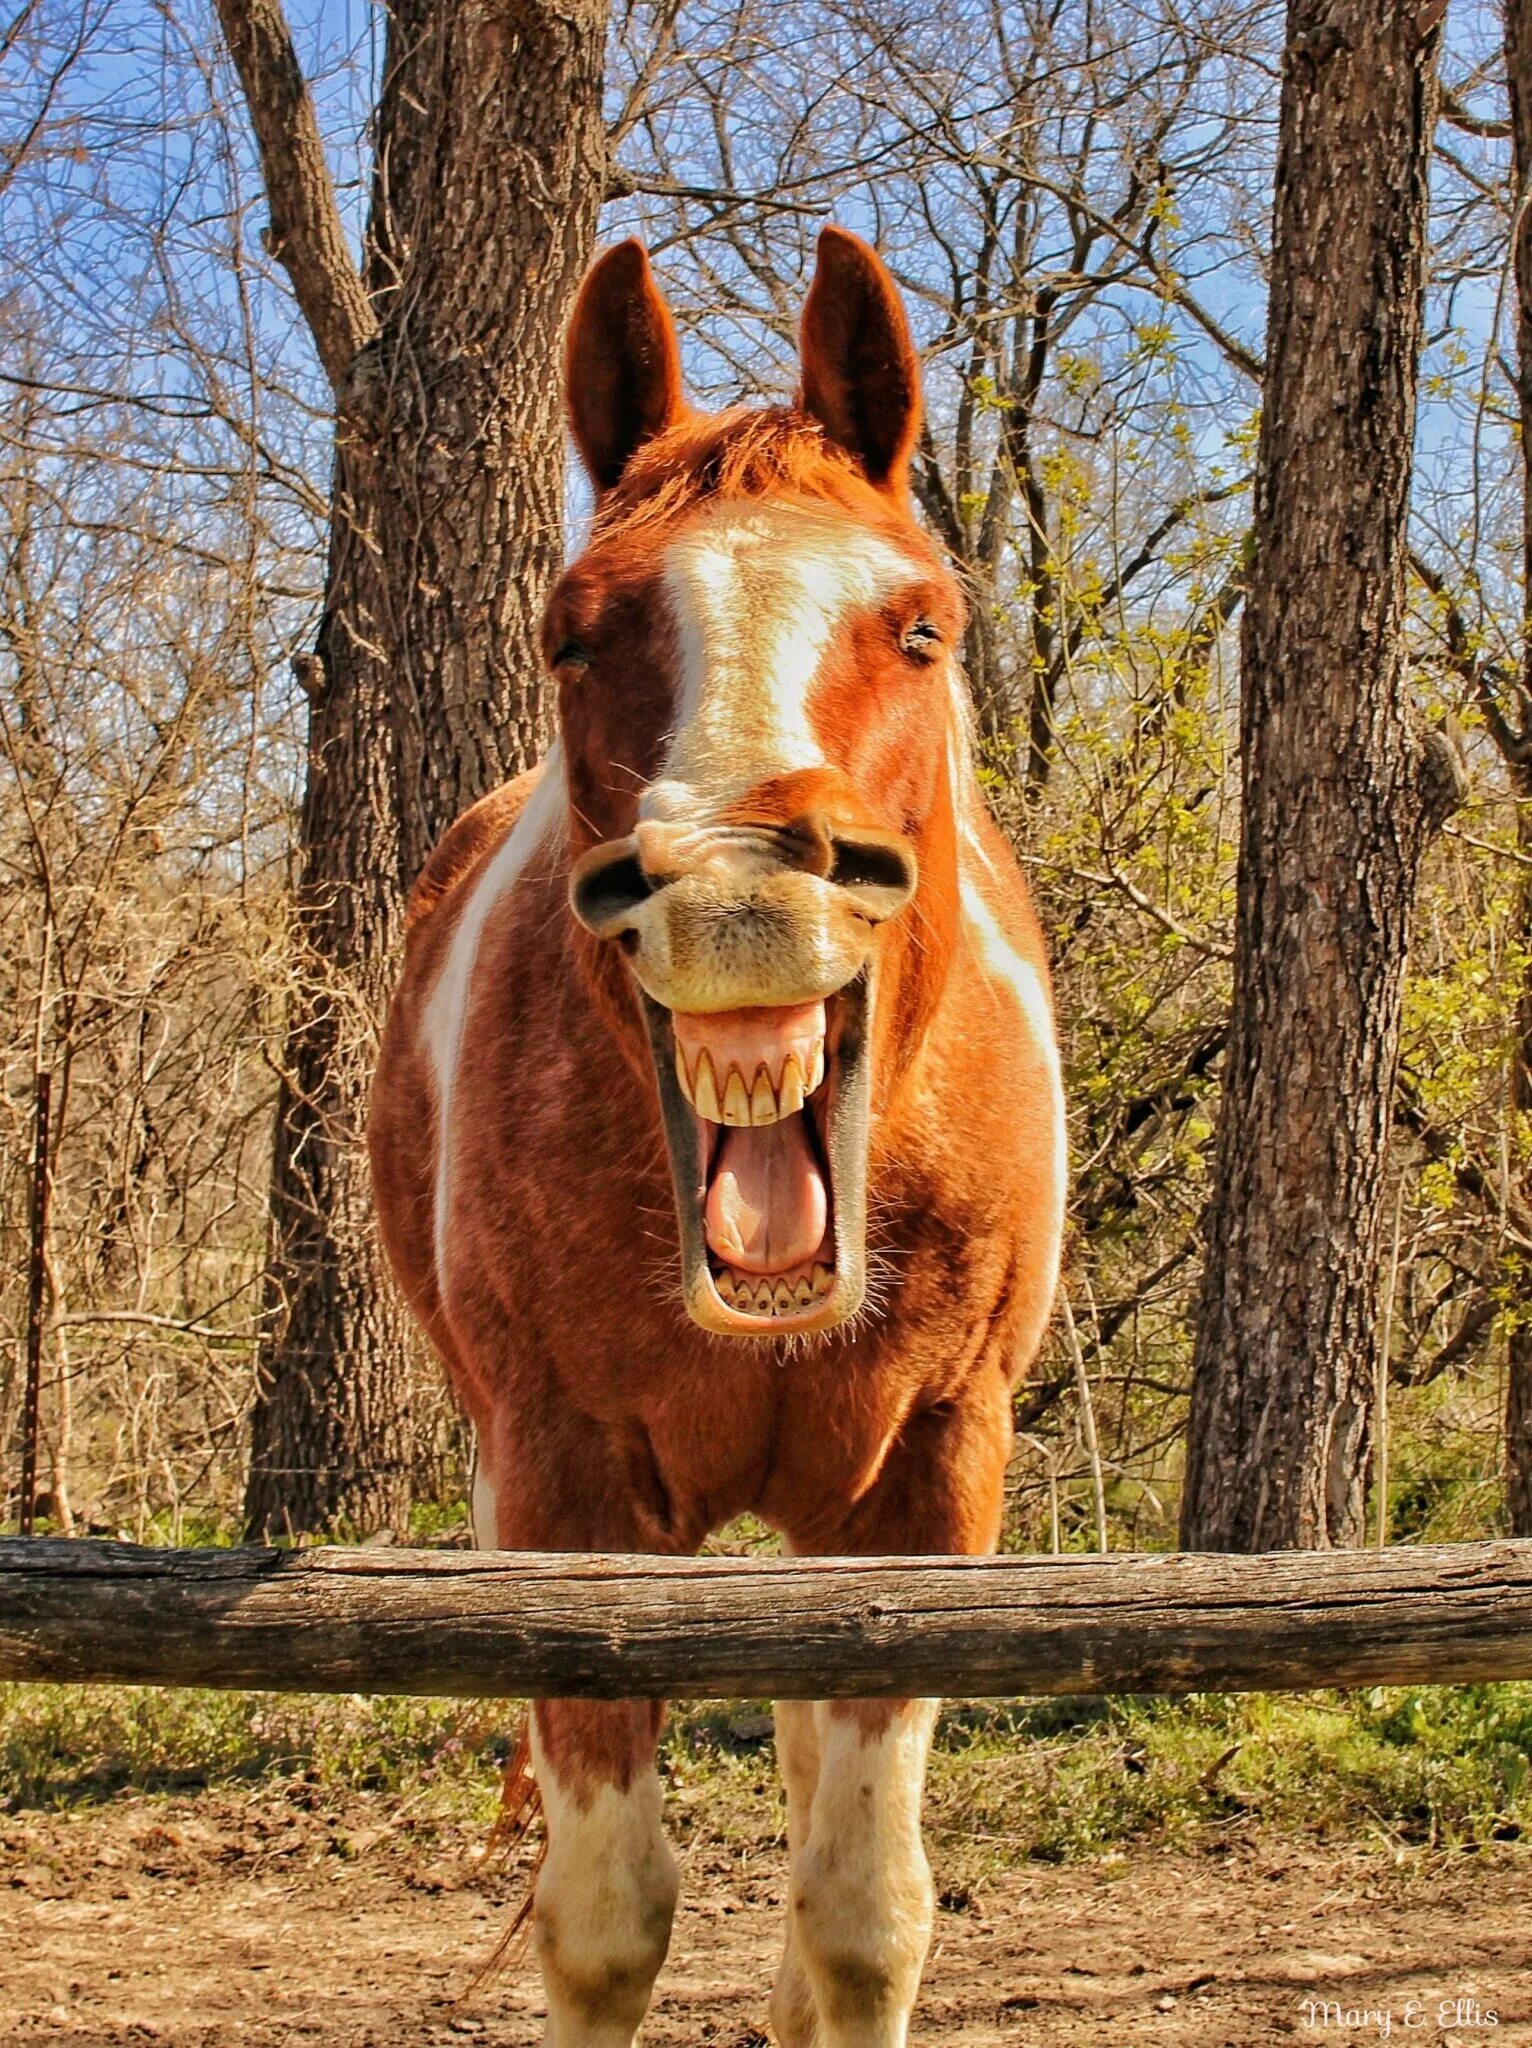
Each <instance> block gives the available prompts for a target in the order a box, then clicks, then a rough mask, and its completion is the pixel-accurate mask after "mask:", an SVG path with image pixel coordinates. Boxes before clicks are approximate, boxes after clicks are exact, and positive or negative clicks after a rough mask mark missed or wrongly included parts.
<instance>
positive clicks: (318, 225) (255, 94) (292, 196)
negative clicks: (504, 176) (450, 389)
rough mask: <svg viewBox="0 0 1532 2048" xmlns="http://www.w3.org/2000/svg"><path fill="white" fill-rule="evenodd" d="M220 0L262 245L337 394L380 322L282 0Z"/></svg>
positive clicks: (219, 11)
mask: <svg viewBox="0 0 1532 2048" xmlns="http://www.w3.org/2000/svg"><path fill="white" fill-rule="evenodd" d="M217 7H218V19H219V22H220V24H221V25H222V28H223V33H224V40H225V41H226V42H227V44H228V46H229V55H230V56H231V57H232V58H233V60H234V68H235V70H236V71H237V72H238V73H239V82H240V85H241V87H242V89H243V91H244V96H245V105H246V106H247V108H248V109H249V113H250V125H251V127H252V128H253V129H254V130H255V140H256V145H257V147H258V148H259V150H260V153H261V170H262V173H263V175H264V177H265V182H266V200H267V204H268V206H269V207H270V209H271V225H270V227H269V229H268V230H267V246H268V248H269V249H270V252H271V254H272V255H273V256H274V257H275V258H276V259H277V261H278V262H279V263H280V264H281V265H282V268H283V269H284V270H285V271H286V272H287V274H288V276H289V277H290V278H291V280H292V286H293V292H294V295H295V297H296V298H297V301H298V305H299V308H300V309H301V311H302V313H303V317H304V319H305V320H306V321H307V323H308V327H309V332H310V333H311V334H312V335H313V337H314V346H315V348H316V349H317V350H318V351H319V360H320V362H321V363H322V364H323V365H324V371H325V375H326V376H327V377H328V378H329V380H330V386H331V389H332V390H334V391H336V392H337V393H338V392H339V390H340V387H341V383H342V381H343V379H344V378H345V375H346V372H347V371H348V370H349V369H350V367H351V365H352V363H354V362H355V360H356V358H357V356H358V354H359V353H360V351H361V350H362V348H363V347H364V346H365V345H366V344H367V342H369V341H370V340H371V339H372V337H373V335H374V334H375V333H376V332H377V321H376V319H375V317H374V315H373V310H372V306H371V304H370V302H369V300H368V297H367V293H366V291H365V290H364V288H363V285H362V280H361V277H360V275H359V274H358V272H357V268H356V265H355V263H354V262H353V261H352V258H351V252H350V250H349V249H348V248H347V246H346V233H345V229H344V227H343V226H342V225H341V218H340V208H339V207H338V206H337V204H336V200H335V186H334V184H333V182H332V181H331V178H330V167H329V164H328V163H327V162H326V160H325V153H324V142H323V139H322V137H321V136H320V133H319V122H318V119H317V117H316V116H315V113H314V102H313V98H312V96H311V95H310V93H309V89H308V85H307V83H306V81H305V79H304V76H303V73H302V70H301V69H300V68H299V64H298V55H297V52H296V50H294V48H293V39H292V32H291V30H290V29H289V28H288V25H287V17H286V15H285V14H284V13H283V11H282V6H281V0H217Z"/></svg>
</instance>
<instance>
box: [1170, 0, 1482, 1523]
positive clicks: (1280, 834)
mask: <svg viewBox="0 0 1532 2048" xmlns="http://www.w3.org/2000/svg"><path fill="white" fill-rule="evenodd" d="M1416 24H1417V15H1416V10H1415V9H1414V8H1413V7H1408V6H1406V7H1401V6H1399V5H1398V4H1397V0H1290V4H1289V8H1288V17H1287V51H1286V60H1285V63H1284V68H1283V77H1282V94H1281V109H1280V117H1279V141H1278V161H1277V183H1276V200H1275V218H1274V251H1273V264H1272V276H1271V311H1270V317H1269V335H1268V345H1267V359H1266V382H1265V399H1264V410H1263V415H1262V425H1261V442H1260V453H1259V459H1258V465H1257V476H1256V501H1255V558H1254V563H1253V566H1252V570H1251V576H1250V587H1249V596H1248V598H1247V601H1246V607H1245V616H1244V623H1243V631H1242V636H1241V745H1242V778H1243V792H1244V812H1243V822H1242V830H1241V844H1240V859H1239V891H1238V915H1237V933H1236V956H1235V991H1234V1008H1233V1017H1232V1029H1231V1036H1230V1046H1229V1053H1228V1059H1227V1065H1226V1072H1225V1076H1224V1092H1223V1107H1222V1112H1221V1117H1220V1123H1219V1132H1218V1148H1217V1164H1216V1173H1215V1180H1214V1191H1213V1197H1212V1202H1211V1205H1210V1209H1209V1215H1208V1246H1207V1263H1206V1268H1205V1273H1204V1281H1203V1291H1202V1302H1201V1314H1200V1319H1199V1327H1198V1332H1197V1342H1196V1351H1195V1358H1194V1366H1193V1385H1192V1400H1191V1416H1190V1424H1189V1434H1188V1446H1187V1469H1186V1485H1185V1493H1184V1498H1183V1505H1182V1541H1183V1543H1184V1544H1185V1546H1186V1548H1188V1549H1193V1550H1269V1549H1291V1548H1310V1547H1313V1548H1325V1547H1328V1546H1330V1545H1343V1544H1350V1543H1355V1542H1356V1541H1358V1540H1359V1539H1360V1537H1361V1535H1362V1526H1363V1509H1364V1494H1365V1478H1366V1469H1367V1455H1368V1449H1369V1435H1370V1422H1371V1408H1372V1393H1373V1387H1374V1384H1375V1370H1376V1345H1377V1267H1378V1259H1377V1251H1378V1234H1379V1214H1380V1207H1381V1200H1380V1198H1381V1193H1382V1177H1383V1170H1384V1166H1385V1162H1386V1157H1387V1150H1388V1138H1389V1120H1390V1100H1391V1095H1392V1090H1393V1083H1394V1071H1395V1062H1396V1055H1397V1048H1398V1034H1399V1005H1400V988H1401V983H1402V980H1403V975H1404V965H1405V954H1406V947H1407V943H1408V936H1409V922H1410V913H1411V907H1412V903H1413V898H1414V894H1415V885H1416V876H1417V872H1418V867H1419V861H1420V854H1421V851H1422V848H1423V845H1424V843H1425V839H1426V836H1427V832H1428V830H1429V828H1430V824H1431V822H1432V819H1433V815H1434V814H1439V811H1440V810H1441V809H1442V808H1444V807H1445V803H1446V801H1447V798H1446V793H1445V789H1444V782H1446V783H1448V784H1449V785H1450V777H1444V776H1443V772H1442V768H1441V764H1440V760H1439V756H1438V755H1437V754H1436V751H1435V749H1433V748H1432V747H1430V746H1424V747H1423V746H1422V744H1421V741H1420V740H1419V738H1418V737H1417V735H1416V733H1415V731H1414V730H1413V728H1412V724H1411V719H1410V712H1409V705H1408V701H1407V695H1406V678H1405V668H1404V645H1403V623H1404V597H1405V568H1406V521H1407V514H1408V506H1409V491H1410V469H1411V447H1412V439H1413V432H1414V422H1415V387H1416V372H1417V358H1418V354H1419V348H1420V338H1421V320H1422V279H1423V270H1424V250H1425V239H1426V207H1427V172H1428V165H1429V156H1430V147H1431V136H1432V128H1433V125H1434V119H1435V111H1436V83H1435V55H1436V46H1437V41H1438V31H1436V30H1435V29H1431V30H1428V32H1427V34H1426V35H1425V37H1424V38H1423V39H1422V37H1421V36H1420V34H1419V32H1418V29H1417V25H1416Z"/></svg>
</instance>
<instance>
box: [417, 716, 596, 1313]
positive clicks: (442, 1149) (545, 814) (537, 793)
mask: <svg viewBox="0 0 1532 2048" xmlns="http://www.w3.org/2000/svg"><path fill="white" fill-rule="evenodd" d="M563 815H564V764H563V757H562V753H561V750H560V748H559V745H558V743H557V741H555V742H554V744H553V746H552V747H550V748H549V750H548V754H547V757H546V759H545V760H544V762H543V766H542V773H541V774H540V775H539V776H538V778H537V787H536V788H535V789H534V790H533V792H532V794H531V796H530V797H529V798H528V800H527V804H526V807H525V809H524V810H523V811H522V813H521V816H520V817H519V818H518V819H517V820H516V823H515V824H514V825H513V826H512V828H511V830H510V831H509V832H508V833H507V835H506V837H505V840H504V842H503V844H502V845H501V847H500V849H499V851H498V852H497V853H496V854H495V855H494V857H493V858H492V859H491V861H490V863H489V865H488V866H487V867H486V868H485V870H484V872H483V873H482V874H481V875H480V877H479V879H478V881H477V882H475V883H474V885H473V894H472V895H471V896H470V898H469V899H468V901H467V902H466V903H465V904H464V906H463V910H462V914H461V916H460V917H459V918H458V921H457V928H456V930H455V931H454V932H453V934H452V943H451V945H450V946H449V947H448V949H447V958H446V960H445V961H444V962H443V964H442V969H441V973H440V974H439V975H438V976H437V980H436V986H435V988H433V989H432V991H431V995H430V999H429V1001H428V1002H427V1003H426V1006H425V1016H424V1019H423V1023H422V1029H421V1037H422V1041H423V1043H424V1046H425V1051H426V1056H427V1057H428V1059H429V1060H430V1062H431V1073H432V1076H433V1078H434V1080H435V1082H436V1190H435V1213H434V1215H433V1217H432V1230H433V1242H434V1245H435V1251H436V1284H437V1287H438V1288H439V1289H440V1290H441V1292H442V1295H443V1298H444V1299H445V1296H446V1287H447V1260H446V1247H447V1218H448V1212H449V1209H450V1206H451V1193H452V1135H453V1133H452V1097H453V1084H454V1082H455V1081H456V1079H457V1069H458V1062H459V1060H460V1058H461V1057H462V1051H463V1029H464V1025H465V1024H466V1022H467V1018H468V1008H469V1004H470V1003H471V1002H472V1000H473V970H474V965H475V963H476V961H477V960H478V957H479V942H480V940H481V939H482V938H483V936H484V927H485V925H486V924H487V923H488V922H489V919H490V914H491V913H492V911H493V910H494V909H495V907H496V905H497V904H498V903H500V902H501V901H502V900H503V899H504V898H505V897H506V896H507V895H508V894H509V893H510V891H511V890H512V889H514V888H515V886H516V884H517V882H518V881H519V880H520V879H521V877H522V875H523V873H524V872H525V870H526V869H527V867H528V865H529V864H530V863H531V861H532V859H533V857H534V855H535V854H536V853H537V850H538V848H539V847H540V846H541V845H542V843H543V841H544V840H545V839H546V838H547V837H548V835H549V833H550V832H551V831H552V829H553V828H554V826H555V825H557V824H559V823H560V822H561V821H562V819H563Z"/></svg>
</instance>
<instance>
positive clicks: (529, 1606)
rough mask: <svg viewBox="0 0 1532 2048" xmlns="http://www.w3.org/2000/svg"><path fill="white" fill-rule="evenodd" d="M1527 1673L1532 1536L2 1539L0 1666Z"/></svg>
mask: <svg viewBox="0 0 1532 2048" xmlns="http://www.w3.org/2000/svg"><path fill="white" fill-rule="evenodd" d="M1499 1678H1532V1542H1501V1543H1462V1544H1452V1545H1440V1546H1437V1547H1434V1548H1429V1549H1427V1548H1421V1549H1407V1550H1389V1551H1334V1552H1329V1553H1326V1554H1314V1553H1293V1552H1288V1553H1285V1554H1280V1555H1272V1556H1266V1557H1189V1556H1158V1555H1156V1556H1145V1555H1134V1556H1118V1557H1103V1558H1080V1557H1069V1558H1038V1557H994V1558H947V1557H943V1558H931V1559H928V1560H911V1559H907V1558H826V1559H818V1558H813V1559H810V1558H798V1559H790V1560H789V1559H772V1558H733V1557H706V1558H696V1559H686V1560H675V1559H668V1558H655V1557H590V1556H581V1555H541V1554H525V1555H522V1554H517V1553H513V1552H498V1553H474V1552H460V1551H459V1552H454V1551H428V1550H342V1549H335V1550H307V1551H298V1552H281V1551H275V1550H255V1549H251V1550H148V1549H140V1548H138V1547H137V1546H135V1545H133V1544H127V1543H72V1542H58V1541H52V1540H42V1541H39V1540H31V1541H28V1540H25V1539H20V1540H18V1539H10V1540H0V1679H52V1680H63V1681H67V1682H69V1683H85V1684H93V1683H104V1682H112V1683H129V1684H139V1685H209V1686H223V1687H238V1688H249V1689H252V1690H255V1689H259V1690H272V1691H288V1692H291V1691H302V1692H390V1693H430V1694H453V1695H458V1696H462V1697H469V1698H492V1697H507V1696H525V1695H528V1694H544V1695H561V1694H563V1695H583V1696H585V1697H587V1698H594V1699H610V1698H617V1697H622V1696H625V1695H626V1696H634V1697H654V1696H665V1697H678V1698H708V1697H712V1698H763V1697H766V1696H775V1697H777V1698H786V1699H807V1698H825V1697H831V1696H835V1697H852V1696H863V1697H887V1696H897V1695H900V1694H931V1693H944V1694H954V1695H958V1696H962V1697H969V1698H973V1697H980V1696H985V1695H988V1696H991V1697H997V1696H1004V1695H1008V1694H1025V1693H1119V1692H1136V1693H1150V1692H1187V1691H1199V1690H1203V1689H1210V1690H1217V1691H1255V1690H1261V1691H1276V1690H1281V1689H1283V1688H1295V1687H1299V1688H1301V1687H1307V1686H1316V1685H1370V1684H1420V1683H1432V1682H1443V1683H1447V1682H1453V1683H1456V1682H1467V1681H1474V1680H1485V1679H1499Z"/></svg>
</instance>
